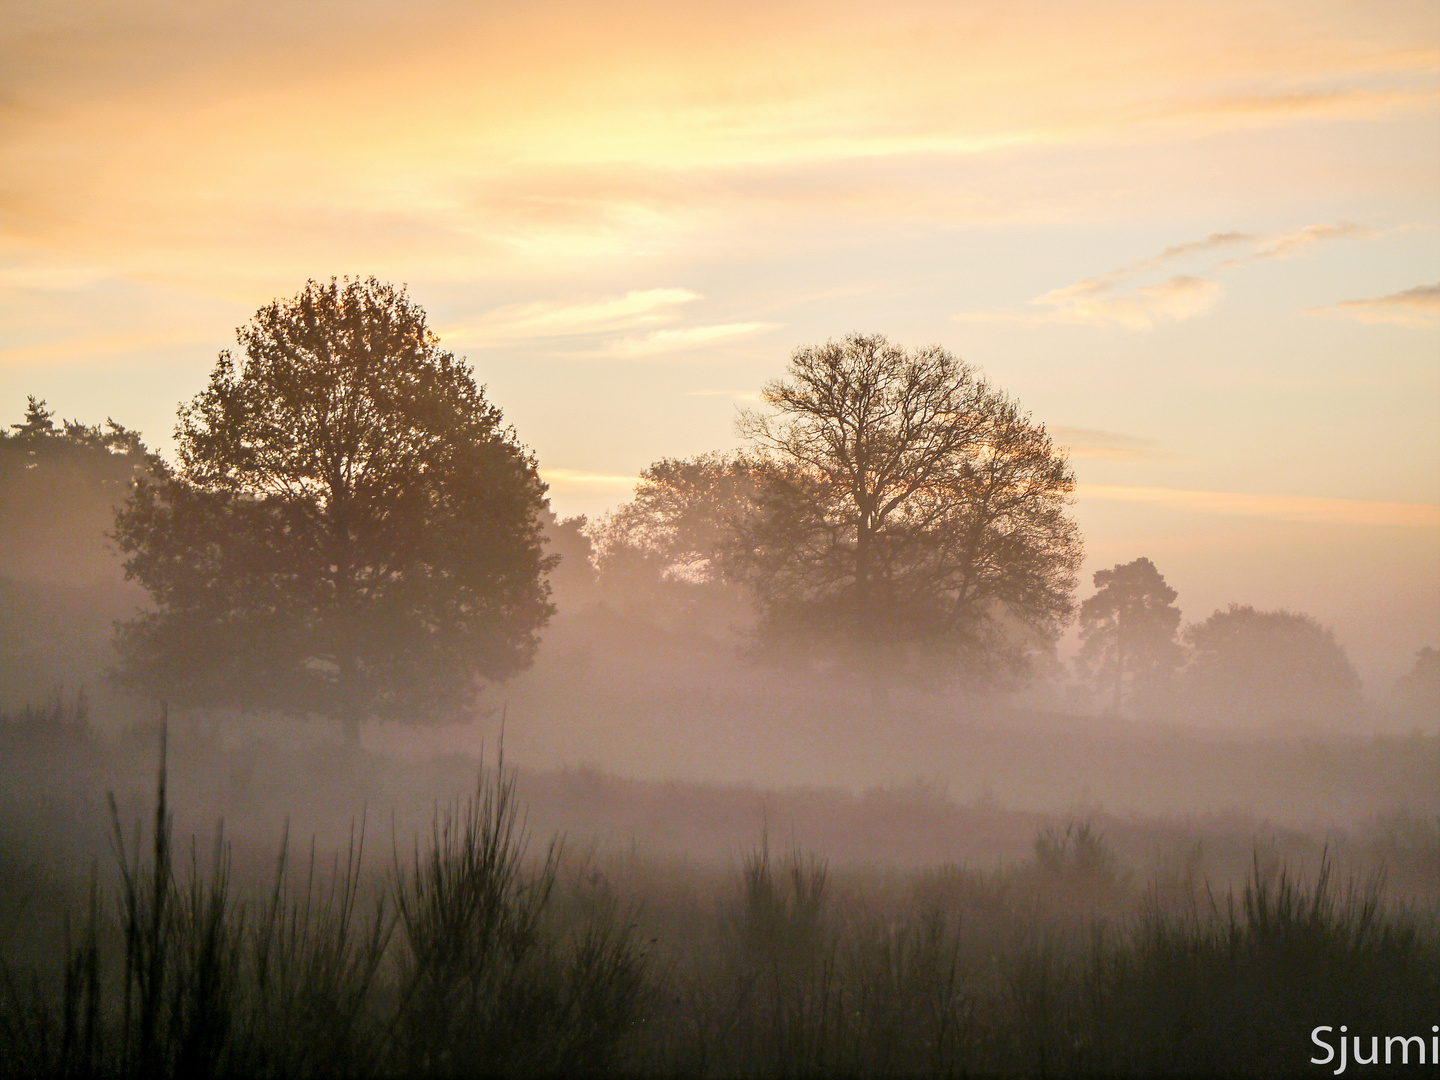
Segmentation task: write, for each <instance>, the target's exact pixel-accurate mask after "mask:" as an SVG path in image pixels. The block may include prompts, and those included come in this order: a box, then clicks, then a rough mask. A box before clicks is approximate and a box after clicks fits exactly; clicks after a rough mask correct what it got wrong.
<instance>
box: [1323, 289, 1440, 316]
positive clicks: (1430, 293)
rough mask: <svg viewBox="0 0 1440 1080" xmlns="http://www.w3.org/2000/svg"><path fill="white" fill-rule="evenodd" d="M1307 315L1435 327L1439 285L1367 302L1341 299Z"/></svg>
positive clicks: (1438, 304) (1439, 313) (1439, 301)
mask: <svg viewBox="0 0 1440 1080" xmlns="http://www.w3.org/2000/svg"><path fill="white" fill-rule="evenodd" d="M1305 314H1307V315H1344V316H1348V317H1349V318H1352V319H1359V320H1360V321H1361V322H1366V323H1395V324H1397V325H1399V326H1434V325H1435V323H1436V322H1437V321H1440V283H1436V284H1434V285H1416V286H1415V287H1414V288H1412V289H1402V290H1401V291H1400V292H1397V293H1391V294H1390V295H1389V296H1377V297H1374V298H1372V299H1368V300H1342V301H1340V302H1339V303H1338V304H1330V305H1327V306H1325V307H1317V308H1308V309H1307V310H1306V311H1305Z"/></svg>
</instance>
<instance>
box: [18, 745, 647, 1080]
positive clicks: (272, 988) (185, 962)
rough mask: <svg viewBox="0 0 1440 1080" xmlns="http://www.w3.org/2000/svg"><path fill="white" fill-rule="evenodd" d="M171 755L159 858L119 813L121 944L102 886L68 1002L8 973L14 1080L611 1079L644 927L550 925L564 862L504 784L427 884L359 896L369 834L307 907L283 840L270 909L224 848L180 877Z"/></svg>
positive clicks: (64, 993)
mask: <svg viewBox="0 0 1440 1080" xmlns="http://www.w3.org/2000/svg"><path fill="white" fill-rule="evenodd" d="M162 730H163V729H162ZM163 747H164V744H163V735H162V758H161V760H162V765H161V769H160V774H159V781H158V784H157V788H156V803H155V812H154V817H153V822H152V826H151V829H150V835H149V837H148V843H144V842H142V833H141V830H140V827H139V824H138V823H137V825H136V828H135V832H134V835H133V838H132V839H129V840H127V839H126V837H125V835H124V831H123V829H122V828H121V824H120V815H119V811H118V809H117V808H116V806H115V802H114V799H113V797H112V799H111V822H112V839H111V843H112V850H113V852H114V855H115V859H116V862H117V864H118V870H119V884H118V890H117V892H118V896H117V899H118V904H117V914H118V917H119V925H118V927H116V926H113V925H112V924H111V923H110V922H109V921H108V920H107V919H106V918H105V916H104V915H103V913H102V906H101V905H100V903H99V895H98V889H97V888H96V887H95V886H92V888H91V894H90V905H89V910H88V914H87V917H86V919H85V921H84V923H83V929H82V932H81V934H80V935H79V940H78V942H76V941H71V940H70V939H69V933H68V929H67V942H66V945H65V950H64V956H63V964H62V970H61V971H60V972H59V975H60V978H59V980H58V985H56V986H54V988H53V990H52V989H49V988H47V986H46V984H45V983H44V982H43V981H42V978H41V974H40V973H39V972H36V973H34V974H33V977H32V978H31V979H29V980H27V979H25V978H24V977H23V976H22V974H21V973H20V972H19V971H17V970H16V969H14V968H12V967H10V966H8V965H6V964H4V963H0V1070H3V1071H4V1073H5V1074H6V1075H9V1076H17V1077H19V1076H37V1077H50V1076H56V1077H59V1076H65V1077H70V1076H134V1077H147V1078H166V1077H177V1078H178V1077H183V1078H185V1080H190V1078H205V1077H251V1076H273V1077H286V1076H311V1077H325V1076H335V1077H363V1076H425V1077H430V1076H437V1075H459V1076H475V1075H576V1074H584V1073H587V1072H593V1073H602V1072H605V1071H607V1070H608V1068H609V1066H610V1065H611V1064H612V1063H614V1061H615V1060H616V1055H617V1053H618V1052H619V1050H620V1048H621V1046H622V1044H623V1042H624V1040H625V1039H626V1038H627V1037H628V1035H629V1034H630V1031H631V1029H632V1027H633V1026H634V1024H635V1021H636V1018H637V1013H638V1010H639V1003H640V992H641V989H642V987H643V985H644V958H643V956H642V955H641V954H640V952H639V950H638V948H637V947H636V944H635V937H634V929H633V923H632V922H630V921H629V920H627V919H624V918H621V917H620V915H619V913H618V912H617V911H616V910H615V909H614V907H613V906H608V907H607V906H606V905H604V904H599V905H594V904H592V905H590V908H589V911H588V914H587V916H586V917H585V918H584V919H581V920H578V921H575V920H571V921H569V922H567V921H566V920H564V919H556V918H551V917H550V909H551V906H552V905H551V903H550V901H551V896H552V893H553V892H554V886H555V869H556V863H555V860H554V858H553V855H554V854H555V853H556V852H557V851H558V846H557V845H556V844H552V846H551V853H552V858H549V859H547V860H546V861H545V862H544V863H543V864H542V865H541V866H540V867H539V868H533V867H531V866H530V865H529V863H528V861H527V860H526V859H525V844H524V839H523V837H522V836H520V835H518V834H517V833H516V831H515V822H516V802H515V794H514V793H515V788H514V776H513V774H507V773H506V772H505V771H504V769H503V766H501V765H497V767H496V769H495V771H494V774H493V777H492V776H487V775H486V774H484V773H482V774H481V777H480V782H479V787H478V790H477V792H476V794H475V796H474V797H473V799H472V800H471V801H470V802H469V803H468V804H466V806H465V808H464V810H463V811H460V812H459V815H458V816H457V815H456V814H454V813H452V814H451V815H449V816H447V817H446V819H445V824H444V825H439V826H437V829H436V832H435V834H434V836H433V837H432V843H433V845H434V846H432V847H430V848H428V849H426V850H425V851H424V852H423V853H422V852H420V851H418V850H417V852H416V858H415V868H414V873H413V875H411V874H406V873H405V872H404V871H402V870H400V868H399V865H398V859H397V866H396V869H397V874H396V876H395V878H394V879H393V880H392V881H391V882H390V883H389V885H388V887H386V888H383V889H382V890H381V891H380V893H379V895H378V896H375V897H370V898H367V897H366V896H365V895H364V894H363V893H362V885H363V883H364V880H365V879H364V877H363V875H362V865H363V852H364V827H363V824H362V826H361V828H360V830H359V832H358V834H357V833H356V831H355V830H354V829H353V828H352V831H351V842H350V846H349V850H348V852H346V853H345V854H344V857H343V859H339V860H337V861H336V863H335V865H334V867H333V869H332V871H331V873H330V876H329V881H328V883H327V882H326V881H324V880H323V878H322V879H320V880H317V874H316V866H315V854H314V850H313V847H312V850H311V855H310V862H309V868H308V872H307V874H306V875H305V877H304V878H303V879H302V881H301V882H299V883H298V884H299V887H298V888H297V887H296V883H295V882H293V881H292V880H291V873H290V869H289V861H288V854H289V847H288V836H287V839H286V840H285V841H282V843H281V846H280V851H279V856H278V859H277V860H276V870H275V880H274V884H273V887H272V888H271V890H270V895H269V898H268V901H265V902H261V903H259V904H253V903H247V899H246V898H245V897H243V896H241V895H240V894H239V893H238V891H237V889H236V887H235V884H234V880H233V875H232V870H231V857H230V850H229V847H228V845H227V844H226V843H225V842H224V839H223V832H219V831H217V834H216V841H215V848H214V853H213V855H212V858H211V863H210V868H209V871H208V872H203V871H202V870H201V869H200V867H199V861H198V859H197V858H196V854H195V850H194V842H193V840H192V842H191V850H190V857H189V859H188V867H177V865H176V862H177V860H176V857H175V850H174V842H173V837H172V821H171V811H170V808H169V805H168V802H167V782H166V770H165V766H164V749H163ZM367 901H368V902H367ZM397 911H398V920H397V915H396V913H397ZM397 924H398V928H399V930H400V932H399V933H396V930H397ZM68 925H69V924H68V922H67V928H68ZM117 932H118V933H117ZM117 937H118V941H117V942H116V944H118V950H112V949H110V948H108V947H107V946H108V944H109V943H110V940H111V939H114V938H117ZM116 951H118V953H119V957H118V971H115V972H113V973H112V972H111V971H110V970H109V968H108V964H109V962H111V961H112V959H113V955H114V952H116Z"/></svg>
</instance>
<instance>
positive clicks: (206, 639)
mask: <svg viewBox="0 0 1440 1080" xmlns="http://www.w3.org/2000/svg"><path fill="white" fill-rule="evenodd" d="M238 337H239V341H240V344H241V345H242V346H243V348H244V350H245V359H244V360H243V362H241V363H240V364H238V365H237V363H236V361H235V359H234V358H233V357H232V356H231V354H230V353H229V352H228V351H227V352H224V353H222V354H221V355H220V359H219V361H218V363H217V364H216V366H215V369H214V371H213V373H212V374H211V378H210V384H209V386H208V387H207V388H206V389H205V390H204V391H202V392H201V393H200V394H199V395H198V396H197V397H196V398H195V399H194V401H192V402H191V403H190V404H189V405H187V406H185V407H184V408H182V409H181V412H180V428H179V431H178V436H179V444H178V457H179V462H178V465H177V466H176V467H175V468H173V469H172V468H168V467H162V468H159V469H158V470H157V473H158V475H157V476H156V477H155V479H154V480H152V481H142V482H141V483H140V484H139V485H138V486H137V488H136V491H135V493H134V495H133V496H132V498H131V499H130V501H129V502H128V503H127V505H126V506H125V508H124V510H123V511H122V512H121V513H120V515H119V516H118V518H117V521H116V536H117V539H118V541H119V544H120V547H121V548H122V550H123V551H125V552H126V553H127V554H128V556H129V558H128V561H127V562H126V564H125V565H126V573H127V574H128V575H129V576H130V577H132V578H134V579H135V580H137V581H139V582H140V583H141V584H142V585H144V586H145V588H146V589H147V590H149V592H150V594H151V596H152V597H153V599H154V602H155V605H156V610H155V611H154V612H153V613H151V614H148V615H146V616H143V617H141V618H139V619H137V620H135V621H133V622H130V623H128V624H126V625H124V626H122V627H121V628H120V636H119V644H120V647H121V649H122V653H123V655H124V658H125V666H124V673H125V675H126V677H127V679H128V680H129V681H130V682H131V683H133V684H135V685H138V686H141V687H143V688H145V689H147V690H150V691H151V692H154V693H156V694H159V695H161V696H164V697H167V698H169V699H170V700H172V701H176V702H194V703H200V702H212V703H216V702H223V703H231V704H238V705H242V706H262V707H271V708H281V709H288V710H293V711H297V712H312V713H319V714H322V715H327V716H330V717H334V718H336V719H340V720H343V721H344V723H345V725H346V729H347V732H348V733H349V734H350V736H351V737H352V738H354V737H358V725H359V722H360V720H361V719H362V718H363V717H364V716H367V715H369V716H385V717H390V718H395V719H402V720H422V719H437V720H438V719H445V718H447V717H449V716H451V715H453V714H454V712H455V711H456V710H457V709H459V708H461V707H463V706H464V705H465V704H466V702H468V701H469V700H470V699H471V697H472V696H473V694H474V692H475V691H476V689H477V676H479V677H484V678H487V679H494V680H500V679H504V678H506V677H507V676H509V675H512V674H514V673H515V672H516V671H519V670H521V669H522V668H524V667H525V666H526V665H528V664H529V662H530V660H531V657H532V656H533V654H534V651H535V648H536V645H537V641H538V638H537V634H538V631H539V629H540V627H541V626H543V625H544V623H545V621H546V619H547V618H548V617H549V615H550V612H551V610H552V609H551V608H550V606H549V605H548V604H547V602H546V586H545V583H544V580H543V574H544V572H545V571H546V570H547V569H548V568H549V567H550V566H551V565H553V560H551V559H547V558H546V557H545V556H543V554H542V547H541V529H540V523H539V515H540V512H541V510H542V508H543V506H544V492H545V488H544V485H543V484H542V483H541V481H540V479H539V476H538V474H537V472H536V466H535V461H534V459H533V458H532V457H531V456H529V455H528V454H527V453H526V452H525V451H524V450H523V449H522V448H521V447H520V445H519V444H518V443H517V442H516V439H515V434H514V432H513V430H511V429H509V428H506V427H504V426H503V421H502V418H501V415H500V411H499V409H497V408H496V407H495V406H494V405H492V404H490V403H489V402H488V401H486V399H485V395H484V391H483V390H482V389H480V388H479V387H477V386H476V385H475V382H474V379H473V377H472V375H471V372H470V370H469V369H468V368H467V367H466V366H465V365H464V364H463V363H462V362H461V361H459V360H457V359H456V358H455V357H454V355H452V354H451V353H448V352H444V351H442V350H441V349H440V348H439V344H438V339H437V338H436V337H435V335H434V334H433V333H431V332H430V330H429V329H428V328H427V327H426V324H425V313H424V311H423V310H421V308H420V307H419V306H418V305H416V304H414V303H413V302H412V301H411V300H410V299H409V298H408V297H407V296H406V295H405V293H404V291H403V289H402V290H397V289H395V288H394V287H392V286H389V285H382V284H381V283H379V282H377V281H375V280H374V279H373V278H371V279H369V280H367V281H358V280H348V279H347V280H346V281H345V282H344V283H343V284H341V283H337V282H336V281H335V280H333V279H332V280H331V282H330V283H329V284H328V285H326V284H320V283H317V282H315V281H311V282H309V283H307V284H306V286H305V288H304V289H303V290H301V292H300V293H299V294H298V295H297V296H296V297H294V298H293V299H291V300H286V301H279V300H277V301H275V302H273V303H271V304H270V305H268V306H267V307H264V308H262V309H261V310H260V311H258V312H257V313H256V315H255V318H254V319H253V320H252V322H251V323H250V325H249V326H247V327H244V328H241V330H240V331H239V332H238Z"/></svg>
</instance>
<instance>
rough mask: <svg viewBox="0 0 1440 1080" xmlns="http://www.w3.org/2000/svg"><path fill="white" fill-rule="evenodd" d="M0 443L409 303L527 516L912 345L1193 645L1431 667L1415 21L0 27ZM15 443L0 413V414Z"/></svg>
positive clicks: (950, 18) (1378, 7)
mask: <svg viewBox="0 0 1440 1080" xmlns="http://www.w3.org/2000/svg"><path fill="white" fill-rule="evenodd" d="M3 10H4V17H3V18H0V419H3V420H4V421H5V422H7V423H8V422H15V421H18V420H19V418H20V414H21V412H22V411H23V408H24V401H25V396H26V395H27V394H34V395H36V396H37V397H42V398H45V399H46V400H47V401H48V402H49V404H50V406H51V407H52V408H53V409H55V410H56V411H57V412H58V413H59V414H60V415H61V416H62V417H64V418H67V419H68V418H74V419H79V420H82V421H85V422H87V423H93V422H97V421H99V420H101V419H103V418H105V417H107V416H109V417H114V418H115V419H116V420H118V421H120V422H121V423H124V424H126V425H127V426H130V427H133V428H137V429H139V430H140V431H141V433H142V434H143V436H144V437H145V438H146V440H147V442H148V443H149V444H150V445H151V446H154V447H157V448H159V449H160V450H162V451H168V450H170V449H171V448H172V447H173V436H172V431H173V427H174V423H175V411H176V407H177V406H178V405H179V404H180V403H181V402H183V401H186V400H188V399H189V398H190V397H192V396H193V395H194V394H195V393H197V392H198V391H199V390H200V389H201V388H202V387H203V386H204V384H205V382H206V380H207V378H208V375H209V372H210V370H211V368H212V367H213V365H214V362H215V357H216V354H217V352H218V351H219V350H220V349H222V348H226V347H233V346H234V331H235V328H236V327H238V326H240V325H242V324H244V323H245V322H247V321H248V319H249V318H250V316H251V315H252V314H253V313H254V312H255V311H256V310H257V309H258V308H259V307H261V306H262V305H263V304H265V303H267V302H268V301H270V300H271V299H273V298H275V297H287V296H293V295H294V294H295V293H296V292H298V291H299V289H300V287H301V286H302V285H303V284H304V282H305V281H306V280H307V279H308V278H317V279H326V278H329V277H330V276H332V275H335V276H344V275H352V276H356V275H358V276H369V275H374V276H376V277H378V278H380V279H382V280H387V281H392V282H397V283H404V284H406V285H407V286H408V289H409V293H410V296H411V297H412V298H413V299H414V300H415V301H417V302H418V303H420V304H421V305H422V306H423V307H424V308H425V309H426V311H427V312H428V314H429V318H430V323H431V325H432V327H433V328H434V329H435V330H436V331H437V332H438V333H439V334H440V335H441V338H442V343H443V344H444V345H445V347H447V348H450V349H453V350H454V351H455V352H456V353H458V354H462V355H464V356H466V357H467V358H468V359H469V361H470V362H471V364H472V365H473V366H474V369H475V372H476V377H477V379H478V380H479V381H480V382H481V383H483V384H485V385H486V387H487V394H488V396H489V397H490V399H491V400H492V401H494V402H495V403H496V404H498V405H499V406H500V407H501V408H502V410H504V413H505V415H506V417H507V419H508V420H510V421H511V422H512V423H513V424H514V426H515V429H516V431H517V433H518V435H519V437H520V439H521V440H522V441H523V442H524V443H525V444H526V445H527V446H529V447H530V448H531V449H532V450H533V451H534V453H535V454H536V456H537V458H538V460H539V463H540V467H541V470H542V474H543V475H544V476H545V478H546V479H547V481H548V482H549V483H550V485H551V498H552V502H553V504H554V507H555V509H556V510H557V511H558V512H560V513H561V514H575V513H585V514H588V515H591V516H592V517H593V516H595V515H597V514H599V513H602V512H603V511H604V510H605V509H606V508H607V507H613V506H614V505H617V504H618V503H620V502H623V501H624V500H625V499H626V498H627V497H628V495H629V492H630V490H631V488H632V486H633V483H634V478H635V477H636V475H637V474H638V473H639V472H640V471H641V470H642V469H644V468H645V467H646V466H647V465H648V464H649V463H650V462H652V461H655V460H658V459H660V458H665V457H682V456H689V455H692V454H697V453H702V452H705V451H708V450H712V449H725V448H730V447H734V446H736V445H738V437H737V435H736V433H735V427H734V421H735V416H736V412H737V409H738V408H743V407H753V406H754V405H755V404H756V403H757V396H758V392H759V390H760V389H761V387H762V386H763V385H764V384H765V383H766V382H767V381H769V380H771V379H774V378H777V377H779V376H781V375H783V373H784V368H785V364H786V361H787V359H788V357H789V355H790V353H791V351H792V350H794V349H795V348H797V347H799V346H803V345H813V344H817V343H820V342H823V341H825V340H827V339H831V338H839V337H842V336H844V335H845V334H847V333H851V332H863V333H882V334H885V335H886V336H888V337H889V338H890V339H891V340H894V341H898V342H901V343H904V344H907V345H914V346H920V345H928V344H940V345H943V346H944V347H946V348H947V349H949V350H950V351H951V352H953V353H955V354H956V355H957V356H960V357H961V358H962V359H964V360H966V361H967V362H969V363H971V364H973V365H975V366H976V367H977V368H979V369H980V370H981V371H983V372H984V373H985V375H986V376H987V377H988V378H989V379H990V380H991V381H992V382H993V383H995V384H996V385H998V386H1000V387H1002V388H1004V389H1005V390H1007V391H1008V392H1009V393H1011V394H1012V395H1013V396H1014V397H1016V398H1017V399H1018V400H1019V401H1020V402H1021V404H1022V405H1023V406H1024V407H1025V408H1026V409H1028V410H1029V411H1030V412H1031V413H1032V414H1033V416H1034V417H1035V419H1036V420H1038V421H1041V422H1043V423H1044V424H1045V425H1046V426H1047V428H1048V430H1049V431H1050V432H1051V433H1052V434H1053V435H1054V436H1055V438H1056V440H1057V441H1058V442H1060V443H1062V444H1064V445H1066V446H1068V447H1069V448H1070V453H1071V458H1072V461H1073V463H1074V467H1075V470H1076V473H1077V476H1078V479H1079V488H1078V493H1077V498H1076V503H1075V507H1074V512H1075V514H1076V517H1077V519H1078V521H1079V523H1080V526H1081V528H1082V530H1083V532H1084V535H1085V541H1086V552H1087V560H1086V565H1085V568H1084V571H1083V574H1084V578H1083V581H1084V585H1083V586H1082V590H1081V595H1082V596H1083V595H1086V594H1088V592H1089V591H1090V589H1089V577H1090V575H1091V574H1092V573H1093V571H1094V570H1096V569H1100V568H1104V567H1108V566H1111V565H1113V564H1115V563H1117V562H1128V561H1130V560H1132V559H1134V558H1137V557H1139V556H1146V557H1149V558H1150V559H1151V560H1152V561H1154V562H1155V564H1156V565H1157V567H1158V568H1159V569H1160V571H1161V572H1162V573H1163V574H1165V576H1166V578H1167V580H1168V581H1169V582H1170V584H1171V585H1172V586H1174V587H1175V588H1176V589H1177V590H1178V592H1179V594H1180V598H1179V604H1180V606H1181V608H1182V610H1183V612H1184V614H1185V617H1186V619H1187V620H1197V621H1198V620H1200V619H1203V618H1204V617H1206V616H1207V615H1208V614H1210V612H1212V611H1214V610H1215V609H1217V608H1219V607H1223V606H1225V605H1226V604H1228V603H1231V602H1239V603H1250V604H1254V605H1256V606H1258V607H1263V608H1274V607H1285V608H1289V609H1291V610H1297V611H1304V612H1307V613H1310V614H1312V615H1314V616H1316V617H1317V618H1319V619H1320V620H1321V621H1322V622H1324V623H1326V624H1328V625H1332V626H1334V628H1335V630H1336V633H1337V636H1338V637H1339V639H1340V641H1341V642H1342V643H1343V644H1344V645H1345V646H1346V647H1347V649H1348V650H1349V652H1350V655H1351V657H1352V659H1354V660H1355V662H1356V664H1357V666H1358V667H1359V668H1360V671H1361V674H1362V675H1363V676H1364V677H1365V678H1366V680H1367V685H1368V686H1369V687H1370V689H1371V690H1372V691H1376V692H1383V691H1384V689H1385V688H1386V687H1387V686H1388V684H1389V681H1390V680H1393V678H1394V677H1395V676H1396V675H1398V674H1400V673H1401V672H1402V671H1403V670H1405V669H1406V668H1407V667H1408V666H1409V663H1410V659H1411V657H1412V656H1413V654H1414V652H1415V650H1416V649H1418V648H1420V647H1421V646H1423V645H1440V6H1437V5H1436V4H1435V3H1434V2H1433V0H1417V2H1408V0H1385V2H1383V3H1376V2H1374V0H1370V2H1365V3H1358V2H1357V3H1349V2H1325V0H1307V2H1283V0H1245V2H1243V3H1239V2H1237V3H1229V2H1206V3H1197V2H1195V0H1187V2H1184V3H1173V2H1169V0H1144V2H1128V0H1088V2H1082V0H1049V2H1046V0H1028V2H1027V0H1006V2H1000V0H995V2H989V0H986V2H957V0H950V2H946V3H933V4H927V3H904V2H893V0H892V2H891V3H886V4H883V5H881V4H878V3H843V2H834V0H830V2H826V3H823V4H822V3H784V2H776V0H767V2H765V3H752V2H749V0H738V2H736V0H732V2H727V3H724V4H718V3H715V4H710V3H701V2H687V3H673V2H672V3H645V2H628V0H614V2H607V3H547V2H543V0H537V2H529V3H499V2H496V3H458V2H457V3H448V2H438V0H410V2H407V3H404V4H401V3H398V2H393V0H386V2H380V0H345V2H343V3H342V2H340V0H321V2H309V3H306V2H295V0H286V2H283V3H282V2H278V0H244V2H230V3H221V2H212V0H187V2H185V3H180V2H178V0H112V2H104V3H97V2H95V0H85V2H80V0H4V4H3ZM10 414H13V416H12V415H10Z"/></svg>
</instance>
